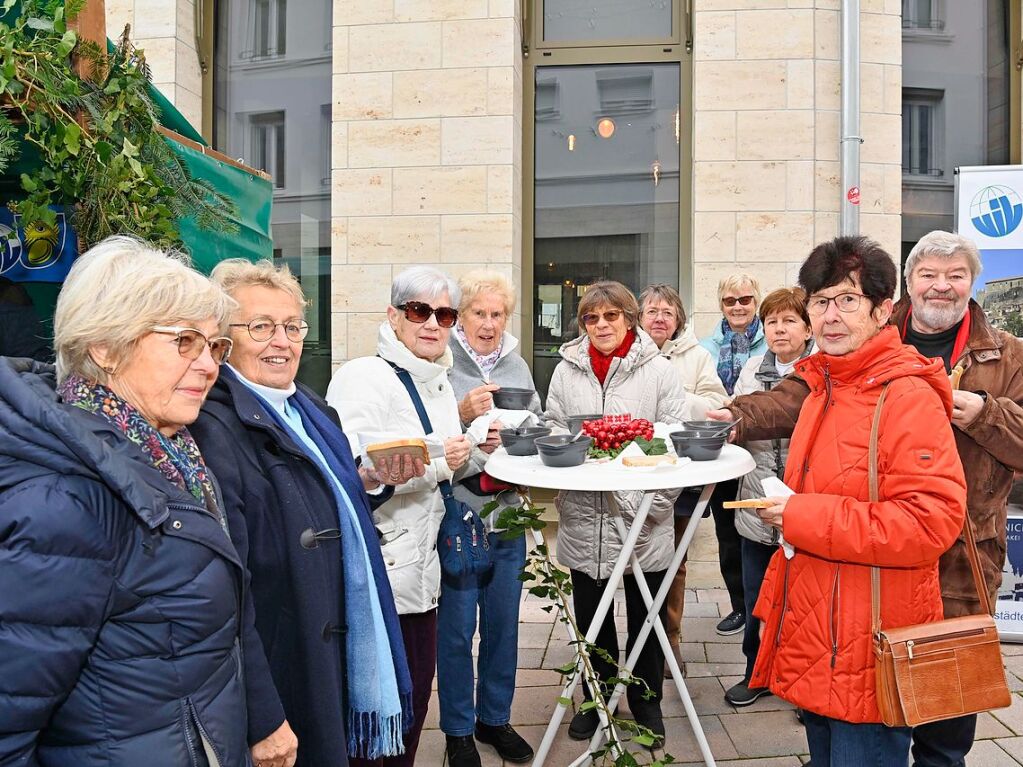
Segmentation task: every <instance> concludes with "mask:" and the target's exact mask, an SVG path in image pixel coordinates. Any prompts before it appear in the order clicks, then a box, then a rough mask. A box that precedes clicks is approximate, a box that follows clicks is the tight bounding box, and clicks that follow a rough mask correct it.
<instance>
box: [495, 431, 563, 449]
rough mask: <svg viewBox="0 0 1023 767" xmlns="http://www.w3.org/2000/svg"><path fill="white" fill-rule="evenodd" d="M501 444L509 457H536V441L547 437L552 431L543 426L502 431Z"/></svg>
mask: <svg viewBox="0 0 1023 767" xmlns="http://www.w3.org/2000/svg"><path fill="white" fill-rule="evenodd" d="M499 433H500V435H501V444H502V445H504V449H505V450H507V451H508V455H520V456H521V455H536V444H535V440H536V439H537V437H546V436H548V435H549V434H550V433H551V430H550V429H548V428H545V427H543V426H525V427H523V428H521V429H501V431H500V432H499Z"/></svg>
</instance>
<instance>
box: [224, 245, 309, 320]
mask: <svg viewBox="0 0 1023 767" xmlns="http://www.w3.org/2000/svg"><path fill="white" fill-rule="evenodd" d="M210 279H211V280H213V281H214V282H215V283H217V284H218V285H219V286H220V287H222V288H223V289H224V290H225V291H226V292H227V294H228V295H229V296H231V297H232V298H233V297H234V292H235V291H236V290H240V289H242V288H247V287H251V286H256V287H262V288H270V289H271V290H281V291H283V292H285V293H287V294H288V295H289V296H291V297H292V298H294V299H295V302H296V303H297V304H298V305H299V307H301V308H302V310H303V313H304V310H305V307H306V304H307V302H306V300H305V294H304V293H303V292H302V285H301V284H300V283H299V281H298V279H297V278H296V277H295V275H293V274H292V273H291V269H289V268H288V265H287V264H281V265H280V266H276V265H275V264H274V262H273V261H271V260H269V259H266V258H264V259H261V260H259V261H256V262H255V263H252V262H251V261H249V260H247V259H244V258H228V259H225V260H224V261H221V262H220V263H219V264H217V265H216V266H215V267H214V268H213V271H212V272H210Z"/></svg>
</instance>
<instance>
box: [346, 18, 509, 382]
mask: <svg viewBox="0 0 1023 767" xmlns="http://www.w3.org/2000/svg"><path fill="white" fill-rule="evenodd" d="M517 8H518V3H517V2H515V0H335V3H334V24H335V26H334V45H333V50H334V75H333V147H332V158H333V159H332V166H333V171H332V190H331V202H332V206H331V217H332V218H331V221H332V226H331V231H332V237H331V261H332V271H331V277H332V281H331V284H332V291H333V296H332V298H333V314H332V318H331V322H332V335H333V353H332V357H333V361H334V363H335V365H337V364H340V363H341V362H342V361H344V360H346V359H350V358H352V357H358V356H362V355H366V354H373V353H374V351H375V344H376V329H377V326H378V324H379V323H380V322H381V321H382V320H383V319H384V317H385V316H386V307H387V305H388V302H389V300H390V284H391V279H392V277H393V276H394V275H395V274H397V273H398V272H400V271H401V270H402V269H404V268H406V267H407V266H409V265H412V264H431V265H434V266H437V267H439V268H441V269H443V270H444V271H446V272H447V273H449V274H450V275H452V276H453V277H456V278H457V277H458V276H459V275H461V274H463V273H464V272H466V271H468V270H470V269H473V268H477V267H480V266H488V267H494V268H497V269H499V270H500V271H503V272H504V273H505V274H506V275H507V276H509V277H510V278H511V279H512V280H513V281H514V282H515V283H516V284H519V283H520V281H521V265H522V256H521V252H522V241H521V240H522V202H521V179H522V168H521V165H522V160H521V158H522V138H521V137H522V108H521V105H522V66H521V55H520V50H521V47H520V43H519V40H520V30H519V25H518V22H517V20H516V12H517ZM520 303H521V300H520ZM520 327H521V314H520V313H516V315H515V316H514V317H513V318H512V322H511V323H510V325H509V330H510V331H511V332H512V333H515V334H516V335H519V334H520Z"/></svg>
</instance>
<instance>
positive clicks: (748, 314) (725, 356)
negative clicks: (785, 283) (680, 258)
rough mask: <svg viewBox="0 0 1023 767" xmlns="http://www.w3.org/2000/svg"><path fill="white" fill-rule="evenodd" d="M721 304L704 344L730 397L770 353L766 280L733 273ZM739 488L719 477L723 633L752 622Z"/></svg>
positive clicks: (716, 501)
mask: <svg viewBox="0 0 1023 767" xmlns="http://www.w3.org/2000/svg"><path fill="white" fill-rule="evenodd" d="M718 304H720V306H721V313H722V314H723V315H724V316H723V317H722V318H721V322H719V323H718V326H717V328H716V329H715V330H714V332H713V333H712V334H711V335H709V336H708V337H707V338H704V339H703V340H702V341H700V345H701V346H702V347H703V348H704V349H706V350H707V351H709V352H710V353H711V356H712V357H713V358H714V361H715V363H716V365H717V371H718V377H719V378H720V379H721V383H722V384H723V385H724V387H725V391H726V392H728V396H732V393H733V391H734V390H735V383H736V381H738V380H739V374H740V373H741V372H742V368H743V366H744V365H745V364H746V361H747V360H749V358H750V357H757V356H760V355H764V354H767V339H766V337H765V336H764V326H763V324H762V323H761V322H760V317H758V316H757V308H758V307H759V305H760V283H759V282H757V279H756V277H754V276H753V275H751V274H745V273H742V272H740V273H737V274H730V275H728V276H727V277H725V278H724V279H722V280H721V282H719V283H718ZM738 492H739V480H737V479H733V480H730V481H728V482H719V483H718V486H717V488H715V490H714V495H713V496H712V497H711V501H710V502H711V509H712V511H713V514H714V532H715V533H716V534H717V538H718V562H719V564H720V566H721V577H722V578H723V579H724V581H725V586H726V587H727V588H728V599H729V601H730V602H731V612H729V613H728V615H726V616H725V617H724V618H723V619H722V620H721V622H720V623H718V625H717V632H718V633H719V634H722V635H728V634H738V633H739V632H740V631H742V630H743V628H744V627H745V626H746V607H745V596H744V590H743V586H742V558H741V555H740V537H739V534H738V533H737V532H736V531H735V511H734V510H732V509H725V508H722V506H721V503H722V502H723V501H733V500H735V497H736V495H737V494H738Z"/></svg>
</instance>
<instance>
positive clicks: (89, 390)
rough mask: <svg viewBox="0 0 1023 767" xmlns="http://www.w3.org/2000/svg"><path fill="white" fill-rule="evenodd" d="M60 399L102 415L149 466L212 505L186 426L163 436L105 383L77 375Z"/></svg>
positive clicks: (209, 486) (206, 477)
mask: <svg viewBox="0 0 1023 767" xmlns="http://www.w3.org/2000/svg"><path fill="white" fill-rule="evenodd" d="M60 398H61V400H62V401H63V402H65V403H66V404H68V405H74V406H75V407H77V408H81V409H82V410H85V411H87V412H89V413H95V414H96V415H100V416H102V417H103V418H105V419H106V420H107V421H109V422H110V423H111V424H113V425H114V426H115V427H116V428H117V429H118V431H120V432H121V433H122V434H124V436H125V437H127V438H128V440H129V441H130V442H133V443H134V444H136V445H138V446H139V448H141V450H142V452H143V453H144V454H145V456H146V460H147V461H148V462H149V465H150V466H152V467H153V468H155V469H157V470H159V472H160V473H161V474H162V475H163V476H164V478H165V479H166V480H167V481H168V482H172V483H173V484H175V485H177V486H178V487H180V488H181V489H182V490H186V491H188V492H189V493H191V494H192V495H193V496H194V497H195V499H196V500H197V501H199V503H201V504H203V506H204V507H206V508H210V507H211V506H214V505H215V501H214V500H213V499H214V498H216V495H215V494H214V491H213V483H212V482H211V480H210V475H209V472H208V471H207V470H206V464H205V462H204V461H203V459H202V455H201V454H200V453H199V447H198V445H196V444H195V440H193V439H192V435H191V434H189V433H188V430H187V429H186V428H185V427H181V428H180V429H178V431H177V433H176V434H175V435H174V436H173V437H165V436H164V435H163V434H161V433H160V432H159V431H157V430H156V429H154V428H153V426H152V424H150V423H149V421H147V420H146V419H145V418H144V417H143V415H142V413H140V412H139V411H138V410H137V409H135V408H134V407H132V406H131V405H130V404H129V403H127V402H125V401H124V400H123V399H121V398H120V397H119V396H117V395H116V394H115V393H114V392H113V391H111V390H110V389H108V388H107V387H106V386H103V385H102V384H100V383H95V382H90V381H87V380H86V379H85V378H83V377H82V376H78V375H74V376H69V377H68V379H67V380H66V381H65V382H64V384H63V385H62V386H61V387H60ZM211 510H212V509H211ZM217 516H218V517H219V516H220V515H219V513H217Z"/></svg>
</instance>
